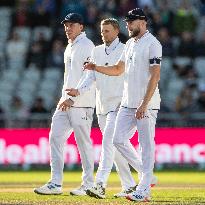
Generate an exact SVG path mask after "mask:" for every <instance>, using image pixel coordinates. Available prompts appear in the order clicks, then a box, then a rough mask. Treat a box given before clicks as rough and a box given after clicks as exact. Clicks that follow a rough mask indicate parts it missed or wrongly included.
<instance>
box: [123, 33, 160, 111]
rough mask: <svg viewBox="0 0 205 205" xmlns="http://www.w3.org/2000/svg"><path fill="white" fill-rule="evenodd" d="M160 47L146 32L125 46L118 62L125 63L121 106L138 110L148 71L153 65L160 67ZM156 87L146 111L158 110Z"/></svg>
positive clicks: (145, 86) (146, 84) (145, 87)
mask: <svg viewBox="0 0 205 205" xmlns="http://www.w3.org/2000/svg"><path fill="white" fill-rule="evenodd" d="M161 58H162V46H161V44H160V42H159V41H158V40H157V39H156V38H155V37H154V36H153V35H152V34H151V33H149V31H147V32H146V33H145V34H144V35H143V36H142V37H141V38H140V39H138V40H137V41H135V39H134V38H131V39H129V40H128V41H127V43H126V45H125V50H124V52H123V54H122V56H121V59H120V61H123V62H125V77H124V78H125V80H124V91H123V97H122V103H121V106H124V107H128V108H138V107H139V106H140V105H141V103H142V100H143V98H144V96H145V93H146V90H147V86H148V82H149V79H150V76H151V75H150V72H149V70H150V69H152V68H151V67H152V66H153V65H160V64H161ZM160 101H161V99H160V94H159V89H158V86H157V88H156V90H155V92H154V94H153V96H152V98H151V100H150V102H149V104H148V109H160Z"/></svg>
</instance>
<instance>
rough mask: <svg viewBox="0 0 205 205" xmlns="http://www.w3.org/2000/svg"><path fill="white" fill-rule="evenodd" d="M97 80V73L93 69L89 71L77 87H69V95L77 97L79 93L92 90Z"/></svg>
mask: <svg viewBox="0 0 205 205" xmlns="http://www.w3.org/2000/svg"><path fill="white" fill-rule="evenodd" d="M95 81H96V78H95V74H94V72H93V71H89V72H87V75H86V77H85V78H84V79H83V80H82V82H80V83H79V84H78V85H77V87H76V88H68V89H66V90H65V91H67V95H69V96H72V97H77V96H78V95H82V94H83V93H85V92H87V91H89V90H90V88H91V86H92V85H93V83H94V82H95Z"/></svg>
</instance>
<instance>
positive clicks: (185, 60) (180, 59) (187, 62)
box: [174, 57, 192, 66]
mask: <svg viewBox="0 0 205 205" xmlns="http://www.w3.org/2000/svg"><path fill="white" fill-rule="evenodd" d="M174 63H175V64H177V65H179V66H186V65H190V64H191V63H192V59H191V58H188V57H176V58H175V59H174Z"/></svg>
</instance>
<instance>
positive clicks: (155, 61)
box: [135, 43, 162, 120]
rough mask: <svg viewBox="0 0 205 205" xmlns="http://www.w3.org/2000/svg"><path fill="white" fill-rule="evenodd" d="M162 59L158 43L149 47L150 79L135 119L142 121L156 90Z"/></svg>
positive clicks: (160, 47)
mask: <svg viewBox="0 0 205 205" xmlns="http://www.w3.org/2000/svg"><path fill="white" fill-rule="evenodd" d="M161 58H162V46H161V44H160V43H154V44H152V45H151V46H150V59H149V62H150V67H149V71H150V79H149V82H148V85H147V90H146V93H145V96H144V98H143V100H142V103H141V105H140V106H139V108H138V109H137V111H136V113H135V116H136V118H137V119H139V120H140V119H142V118H144V117H145V112H146V111H147V106H148V104H149V102H150V100H151V98H152V96H153V94H154V92H155V90H156V87H157V85H158V82H159V80H160V67H161Z"/></svg>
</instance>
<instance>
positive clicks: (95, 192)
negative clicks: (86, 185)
mask: <svg viewBox="0 0 205 205" xmlns="http://www.w3.org/2000/svg"><path fill="white" fill-rule="evenodd" d="M86 193H87V195H88V196H91V197H94V198H96V199H105V188H104V187H103V184H102V182H99V183H97V184H96V186H94V187H92V188H90V189H87V191H86Z"/></svg>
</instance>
